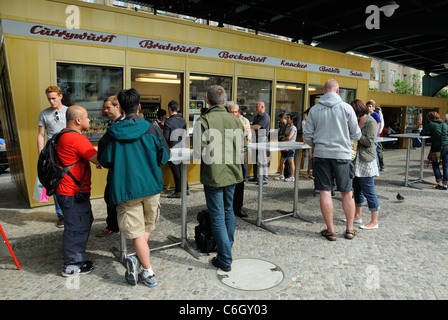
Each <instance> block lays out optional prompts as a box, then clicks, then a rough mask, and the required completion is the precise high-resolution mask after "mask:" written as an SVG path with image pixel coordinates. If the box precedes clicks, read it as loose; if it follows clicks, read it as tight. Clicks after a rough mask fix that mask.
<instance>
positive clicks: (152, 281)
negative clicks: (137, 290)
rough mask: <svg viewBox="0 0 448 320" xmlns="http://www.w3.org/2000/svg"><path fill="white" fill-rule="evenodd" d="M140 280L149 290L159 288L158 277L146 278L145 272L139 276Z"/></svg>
mask: <svg viewBox="0 0 448 320" xmlns="http://www.w3.org/2000/svg"><path fill="white" fill-rule="evenodd" d="M138 277H139V279H140V281H141V282H143V284H144V285H145V286H147V287H148V288H154V287H156V286H157V281H156V275H155V274H153V275H152V276H147V277H146V276H145V275H144V274H143V272H140V273H139V275H138Z"/></svg>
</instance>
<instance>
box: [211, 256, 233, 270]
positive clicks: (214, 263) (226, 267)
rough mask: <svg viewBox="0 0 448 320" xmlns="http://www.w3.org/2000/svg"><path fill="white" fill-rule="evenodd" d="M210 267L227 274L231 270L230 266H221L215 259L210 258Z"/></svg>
mask: <svg viewBox="0 0 448 320" xmlns="http://www.w3.org/2000/svg"><path fill="white" fill-rule="evenodd" d="M212 265H213V266H214V267H216V268H218V269H221V270H222V271H224V272H229V271H230V270H232V268H231V267H230V266H223V265H222V264H221V263H220V262H219V261H218V258H217V257H214V258H212Z"/></svg>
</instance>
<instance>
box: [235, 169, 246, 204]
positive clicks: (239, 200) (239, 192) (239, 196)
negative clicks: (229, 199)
mask: <svg viewBox="0 0 448 320" xmlns="http://www.w3.org/2000/svg"><path fill="white" fill-rule="evenodd" d="M241 168H242V169H243V177H244V174H245V171H246V167H245V165H244V164H242V165H241ZM243 199H244V180H243V181H241V182H240V183H237V184H236V185H235V193H234V194H233V211H234V212H235V213H239V212H241V208H242V207H243Z"/></svg>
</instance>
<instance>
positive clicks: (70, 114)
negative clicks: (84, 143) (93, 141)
mask: <svg viewBox="0 0 448 320" xmlns="http://www.w3.org/2000/svg"><path fill="white" fill-rule="evenodd" d="M65 117H66V119H67V128H70V129H74V130H76V131H79V132H81V131H82V130H87V129H89V127H90V120H89V115H88V112H87V110H86V109H85V108H83V107H81V106H78V105H74V106H70V107H68V109H67V113H66V115H65Z"/></svg>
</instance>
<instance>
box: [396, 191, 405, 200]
mask: <svg viewBox="0 0 448 320" xmlns="http://www.w3.org/2000/svg"><path fill="white" fill-rule="evenodd" d="M397 200H398V202H403V201H404V197H403V196H402V195H401V194H400V192H398V193H397Z"/></svg>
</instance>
